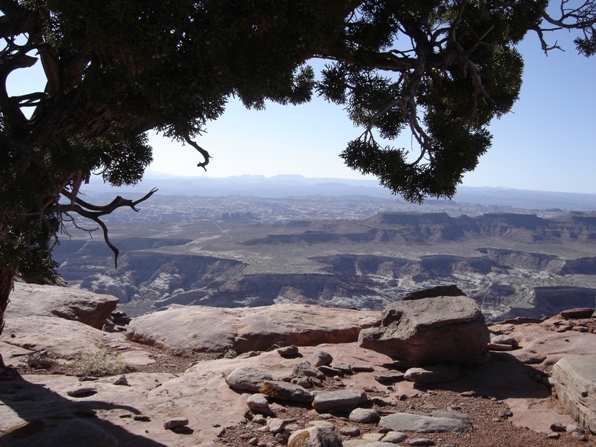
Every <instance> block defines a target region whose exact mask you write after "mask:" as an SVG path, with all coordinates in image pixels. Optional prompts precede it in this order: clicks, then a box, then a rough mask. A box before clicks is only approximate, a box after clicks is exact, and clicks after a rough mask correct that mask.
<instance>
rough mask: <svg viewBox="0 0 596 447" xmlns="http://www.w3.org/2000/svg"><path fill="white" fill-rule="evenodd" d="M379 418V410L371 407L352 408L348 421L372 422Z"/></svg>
mask: <svg viewBox="0 0 596 447" xmlns="http://www.w3.org/2000/svg"><path fill="white" fill-rule="evenodd" d="M380 418H381V417H380V416H379V412H378V411H377V410H375V409H372V408H356V409H354V410H352V412H351V413H350V416H349V419H350V421H352V422H359V423H361V424H373V423H375V422H378V421H379V419H380Z"/></svg>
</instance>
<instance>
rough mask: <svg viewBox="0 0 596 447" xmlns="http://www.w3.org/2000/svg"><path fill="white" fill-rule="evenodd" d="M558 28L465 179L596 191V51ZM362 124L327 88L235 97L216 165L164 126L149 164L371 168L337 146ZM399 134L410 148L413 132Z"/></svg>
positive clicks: (236, 169) (532, 54)
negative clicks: (282, 97)
mask: <svg viewBox="0 0 596 447" xmlns="http://www.w3.org/2000/svg"><path fill="white" fill-rule="evenodd" d="M556 38H557V40H558V42H559V44H561V45H562V46H563V47H564V48H565V49H566V51H565V52H561V51H552V52H551V53H549V56H548V57H547V56H545V55H544V53H542V51H541V50H540V45H539V42H538V39H537V37H536V36H535V35H534V34H533V33H530V34H529V35H528V36H527V37H526V39H525V40H524V41H523V42H522V44H521V45H520V51H521V52H522V54H523V55H524V57H525V70H524V84H523V87H522V91H521V95H520V99H519V101H518V102H517V103H516V105H515V106H514V108H513V111H512V112H511V113H509V114H508V115H506V116H505V117H503V118H501V119H500V120H495V121H494V122H493V123H491V131H492V133H493V136H494V138H493V146H492V148H491V149H490V150H489V152H488V153H487V154H486V155H484V156H483V157H482V158H481V160H480V163H479V165H478V167H477V169H476V170H475V171H474V172H472V173H470V174H468V175H467V176H466V177H465V179H464V183H463V184H464V185H466V186H493V187H505V188H514V189H529V190H539V191H558V192H580V193H582V192H583V193H592V194H596V82H595V80H596V57H593V58H590V59H586V58H584V57H581V56H578V55H577V53H576V52H575V49H574V47H573V43H572V38H571V36H569V35H568V34H567V33H566V32H559V33H557V35H556ZM39 65H40V64H39V63H38V64H36V67H34V68H33V69H30V70H19V72H18V73H17V74H13V75H11V77H9V80H8V88H9V91H10V92H11V93H13V94H18V93H29V92H30V91H31V85H32V84H39V82H40V79H41V76H40V69H41V67H39ZM39 88H42V87H41V86H40V87H39ZM361 132H362V131H361V130H360V129H358V128H355V127H353V125H352V124H351V122H350V121H349V120H348V118H347V115H346V113H345V111H344V110H343V109H342V108H341V107H339V106H336V105H333V104H329V103H326V102H325V101H323V100H322V99H320V98H316V99H314V100H313V101H312V102H311V103H309V104H304V105H301V106H280V105H277V104H268V105H267V109H266V110H265V111H254V110H246V109H245V108H244V107H243V106H242V105H241V104H240V103H239V102H237V101H232V102H230V103H229V105H228V108H227V110H226V112H225V114H224V115H223V116H222V117H221V118H220V119H219V120H217V121H215V122H212V123H209V124H208V126H207V133H206V134H205V135H203V136H201V137H200V138H199V139H198V140H197V142H198V144H199V145H201V146H203V147H204V148H205V149H207V150H209V152H210V153H211V155H212V156H213V159H212V160H211V163H210V165H209V167H208V171H207V172H204V171H203V170H202V169H200V168H197V166H196V164H197V162H198V161H199V160H200V159H199V156H198V154H197V153H196V152H195V150H194V149H192V148H191V147H189V146H183V145H181V144H179V143H175V142H171V141H169V140H166V139H163V138H161V137H159V136H156V135H152V136H151V138H150V140H151V143H152V145H153V148H154V159H155V160H154V162H153V164H152V165H151V166H150V169H151V170H152V171H156V172H163V173H167V174H174V175H182V176H210V177H227V176H232V175H264V176H273V175H277V174H300V175H303V176H305V177H329V178H351V179H357V178H366V177H363V176H362V175H361V174H359V173H358V172H355V171H352V170H350V169H349V168H347V167H345V165H344V164H343V162H342V160H341V158H339V156H338V155H339V153H340V152H341V151H342V150H343V148H344V147H345V145H346V143H347V142H348V141H349V140H351V139H353V138H356V137H357V136H358V135H360V133H361ZM400 143H401V144H399V146H402V145H403V146H405V147H406V148H407V147H409V145H410V140H409V138H405V139H404V140H402V141H400ZM368 178H369V179H370V178H372V177H368Z"/></svg>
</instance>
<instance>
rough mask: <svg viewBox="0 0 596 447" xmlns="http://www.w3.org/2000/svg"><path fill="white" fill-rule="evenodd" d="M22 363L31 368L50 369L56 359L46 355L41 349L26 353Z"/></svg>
mask: <svg viewBox="0 0 596 447" xmlns="http://www.w3.org/2000/svg"><path fill="white" fill-rule="evenodd" d="M23 363H25V364H26V365H27V366H28V367H29V368H32V369H50V368H51V367H52V365H54V364H55V363H56V361H55V360H54V359H52V358H51V357H50V356H48V353H47V352H46V351H41V352H32V353H31V354H28V355H27V356H25V358H24V359H23Z"/></svg>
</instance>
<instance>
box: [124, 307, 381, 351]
mask: <svg viewBox="0 0 596 447" xmlns="http://www.w3.org/2000/svg"><path fill="white" fill-rule="evenodd" d="M378 316H379V313H378V312H374V311H358V310H352V309H339V308H328V307H319V306H311V305H300V304H276V305H273V306H265V307H253V308H233V309H229V308H216V307H206V306H170V308H169V309H168V310H166V311H164V312H156V313H153V314H149V315H143V316H142V317H139V318H135V319H133V320H132V322H131V324H130V325H129V327H128V330H127V337H128V338H129V339H131V340H133V341H137V342H139V343H144V344H148V345H156V346H160V347H164V348H175V349H190V350H193V351H196V352H223V351H225V350H228V349H233V350H234V351H235V352H237V353H238V354H240V353H244V352H248V351H265V350H267V349H269V348H271V347H272V346H274V345H295V346H315V345H318V344H320V343H349V342H353V341H356V340H357V339H358V333H359V332H360V330H361V329H362V328H367V327H370V326H372V324H373V322H374V321H375V320H376V319H377V318H378Z"/></svg>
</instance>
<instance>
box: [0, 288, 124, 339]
mask: <svg viewBox="0 0 596 447" xmlns="http://www.w3.org/2000/svg"><path fill="white" fill-rule="evenodd" d="M117 304H118V298H116V297H115V296H112V295H100V294H97V293H93V292H89V291H87V290H83V289H70V288H67V287H56V286H40V285H35V284H25V283H19V282H17V283H15V285H14V291H13V292H12V293H11V294H10V305H9V306H8V308H7V312H6V318H7V320H8V319H14V318H21V317H31V316H41V317H48V316H56V317H60V318H65V319H67V320H74V321H80V322H81V323H84V324H87V325H89V326H93V327H94V328H96V329H101V328H102V326H103V325H104V323H105V322H106V320H107V319H108V317H109V316H110V314H111V313H112V311H113V310H114V309H116V305H117Z"/></svg>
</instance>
